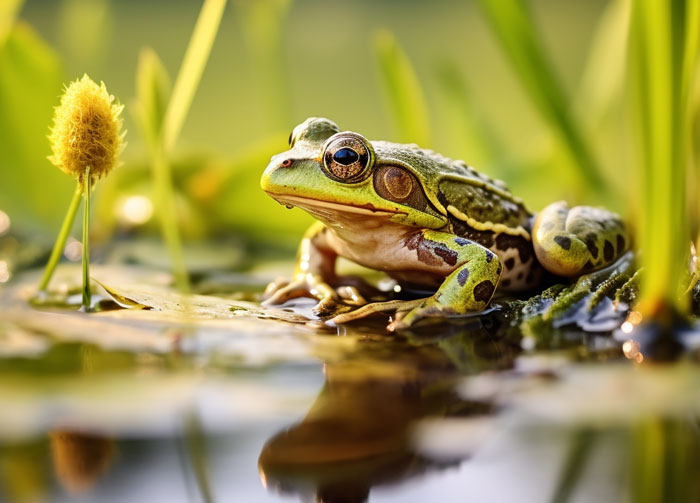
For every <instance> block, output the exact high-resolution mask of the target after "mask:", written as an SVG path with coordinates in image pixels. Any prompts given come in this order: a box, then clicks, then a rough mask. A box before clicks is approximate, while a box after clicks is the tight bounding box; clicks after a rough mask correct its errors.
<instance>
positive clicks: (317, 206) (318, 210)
mask: <svg viewBox="0 0 700 503" xmlns="http://www.w3.org/2000/svg"><path fill="white" fill-rule="evenodd" d="M268 194H270V196H271V197H272V198H273V199H274V200H276V201H277V202H278V203H280V204H284V205H287V206H297V207H299V208H301V209H303V210H306V211H308V212H309V213H311V214H312V215H314V216H315V217H317V218H321V219H323V217H324V216H327V215H329V213H333V214H335V213H354V214H357V215H368V216H374V217H377V216H387V217H391V216H394V215H398V214H405V213H406V212H404V211H391V210H385V209H378V208H376V207H375V206H374V205H372V204H371V203H368V204H364V205H352V204H341V203H333V202H330V201H322V200H320V199H314V198H311V197H301V196H292V195H288V194H284V195H282V194H272V193H269V192H268Z"/></svg>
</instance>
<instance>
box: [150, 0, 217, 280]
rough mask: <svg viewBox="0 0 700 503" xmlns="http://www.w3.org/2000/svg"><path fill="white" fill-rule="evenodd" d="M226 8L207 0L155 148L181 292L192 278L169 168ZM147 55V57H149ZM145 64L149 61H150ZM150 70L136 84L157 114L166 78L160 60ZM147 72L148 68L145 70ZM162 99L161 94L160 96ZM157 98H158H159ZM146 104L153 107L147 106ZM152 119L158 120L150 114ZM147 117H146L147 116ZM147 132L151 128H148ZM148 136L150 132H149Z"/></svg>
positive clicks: (158, 196) (166, 235)
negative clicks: (156, 99)
mask: <svg viewBox="0 0 700 503" xmlns="http://www.w3.org/2000/svg"><path fill="white" fill-rule="evenodd" d="M224 7H226V0H205V1H204V4H203V5H202V10H201V11H200V13H199V18H198V19H197V23H196V24H195V27H194V32H193V33H192V38H190V42H189V45H188V46H187V50H186V51H185V56H184V59H183V61H182V66H180V72H179V73H178V76H177V79H176V81H175V86H174V88H173V93H172V95H171V96H170V101H169V102H168V105H167V107H166V109H165V115H164V117H163V122H162V132H161V135H160V136H159V138H160V142H158V144H157V145H156V146H155V148H152V149H151V150H152V161H153V173H154V181H155V200H156V207H157V211H158V215H159V217H160V223H161V232H162V234H163V239H164V240H165V245H166V247H167V249H168V255H169V256H170V261H171V263H172V268H173V272H174V274H175V282H176V284H177V286H178V288H179V289H180V290H182V291H187V290H189V277H188V275H187V268H186V266H185V259H184V253H183V251H182V240H181V237H180V230H179V228H178V224H177V211H176V207H175V194H174V188H173V180H172V172H171V168H170V155H171V154H172V151H173V147H174V146H175V142H176V141H177V138H178V136H179V134H180V131H181V130H182V126H183V124H184V122H185V118H186V116H187V113H188V112H189V109H190V105H191V104H192V99H193V98H194V94H195V92H196V91H197V86H198V85H199V81H200V79H201V77H202V73H203V72H204V67H205V66H206V63H207V60H208V59H209V53H210V52H211V48H212V45H213V44H214V39H215V38H216V33H217V32H218V30H219V26H220V24H221V17H222V16H223V13H224ZM147 57H148V56H147ZM144 64H146V65H147V64H149V63H148V62H146V63H144ZM150 65H151V68H150V69H151V70H153V73H151V74H150V75H149V74H145V75H143V76H142V75H140V76H142V77H143V78H144V80H145V79H147V78H149V77H150V79H151V80H150V82H149V81H146V82H143V83H142V82H138V83H137V86H139V87H140V86H141V85H143V86H144V88H145V89H143V93H142V94H140V98H141V113H142V114H145V113H151V114H155V113H157V111H156V110H155V107H156V106H158V105H157V104H156V103H154V102H153V101H149V100H150V96H152V95H153V94H157V95H159V96H160V95H162V93H163V92H164V91H163V85H164V84H163V82H156V79H161V80H162V79H163V75H162V73H163V72H162V71H160V70H159V69H158V68H157V63H155V62H154V60H153V59H152V58H151V62H150ZM144 72H146V70H144ZM160 98H162V96H160ZM160 98H158V99H160ZM145 107H151V108H150V109H148V110H147V109H146V108H145ZM148 119H149V120H153V119H155V117H153V116H151V117H149V118H148ZM144 120H146V118H145V117H144ZM147 127H150V128H151V131H153V130H154V128H155V127H157V121H155V122H154V123H153V124H150V126H147ZM145 131H148V129H145ZM147 135H148V133H147Z"/></svg>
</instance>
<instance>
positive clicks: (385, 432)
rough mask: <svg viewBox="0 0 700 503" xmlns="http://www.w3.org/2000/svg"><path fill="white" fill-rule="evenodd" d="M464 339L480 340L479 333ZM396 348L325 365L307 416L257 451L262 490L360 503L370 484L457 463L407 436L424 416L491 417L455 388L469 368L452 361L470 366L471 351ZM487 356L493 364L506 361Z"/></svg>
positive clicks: (497, 355) (487, 407)
mask: <svg viewBox="0 0 700 503" xmlns="http://www.w3.org/2000/svg"><path fill="white" fill-rule="evenodd" d="M470 334H471V338H472V340H479V335H480V334H479V333H478V332H475V331H470ZM453 337H457V338H459V334H458V335H456V336H453ZM442 342H443V343H444V340H443V341H442ZM490 342H491V343H493V340H491V341H490ZM394 345H395V346H397V347H399V346H400V348H401V350H400V351H396V350H395V349H396V348H394V351H392V348H391V345H384V344H379V346H381V348H373V349H374V354H373V355H372V356H370V357H369V358H368V355H367V354H365V355H364V356H361V357H359V358H356V359H349V360H344V361H342V362H332V363H330V362H329V363H327V364H326V365H325V369H324V370H325V379H326V382H325V385H324V387H323V389H322V390H321V392H320V393H319V395H318V397H317V399H316V401H315V402H314V404H313V405H312V407H311V409H310V410H309V412H308V413H307V415H306V417H305V418H304V419H303V420H302V421H301V422H300V423H298V424H295V425H293V426H290V427H289V428H287V429H285V430H283V431H281V432H279V433H277V434H276V435H275V436H273V437H272V438H270V439H269V440H268V441H267V443H266V444H265V446H264V447H263V449H262V452H261V453H260V457H259V460H258V464H259V471H260V476H261V479H262V482H263V484H264V485H265V486H266V487H268V489H274V490H277V491H280V492H284V493H296V494H298V495H300V496H301V497H302V498H303V499H308V498H309V497H311V498H315V500H316V501H319V502H324V503H325V502H327V503H330V502H363V501H366V500H367V499H368V497H369V492H370V489H371V488H372V487H373V486H377V485H380V484H385V483H390V482H396V481H399V480H401V479H406V478H409V477H413V476H416V475H418V474H420V473H423V472H426V471H428V470H435V469H440V468H442V467H444V466H447V465H448V464H454V463H455V460H452V461H451V463H440V462H438V461H433V460H428V459H426V458H424V457H422V456H420V455H419V454H417V453H416V452H415V451H414V450H413V449H412V445H411V430H412V426H413V425H414V424H415V422H416V421H418V420H420V419H423V418H428V417H446V416H461V417H466V416H473V415H481V414H488V413H489V412H490V409H491V406H490V405H489V404H487V403H483V402H474V401H466V400H464V399H462V398H460V397H459V396H458V395H457V393H456V392H455V389H454V384H455V379H456V377H457V376H458V374H459V367H462V366H463V365H466V364H467V363H466V362H464V361H462V364H463V365H460V364H459V362H457V361H455V359H459V358H461V359H462V360H464V359H465V358H466V359H470V360H472V359H474V358H477V356H476V355H477V351H473V350H472V351H467V352H463V353H461V354H458V355H456V354H454V352H450V351H448V348H449V347H450V345H449V344H447V345H446V344H440V345H436V344H426V345H423V346H418V347H416V346H408V347H407V345H406V344H405V343H403V344H400V345H399V344H394ZM371 346H372V343H368V347H371ZM472 346H473V344H472ZM442 348H445V349H442ZM486 354H488V355H489V356H490V357H491V358H492V359H493V361H492V362H491V365H494V363H495V361H496V360H500V359H501V358H502V357H503V356H504V353H503V352H499V351H487V352H486ZM508 354H510V353H508ZM471 363H472V364H474V363H475V362H474V361H472V362H471ZM482 363H483V362H482Z"/></svg>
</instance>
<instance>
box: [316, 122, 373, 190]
mask: <svg viewBox="0 0 700 503" xmlns="http://www.w3.org/2000/svg"><path fill="white" fill-rule="evenodd" d="M373 162H374V151H373V150H372V147H371V146H370V144H369V142H368V141H367V140H365V139H364V138H363V137H362V136H360V135H359V134H356V133H340V134H337V135H335V136H333V137H331V138H330V139H329V140H328V143H327V144H326V146H325V148H324V150H323V171H324V172H325V173H326V175H327V176H328V177H329V178H332V179H333V180H336V181H338V182H343V183H357V182H360V181H362V180H364V179H365V178H366V177H367V174H368V173H369V168H370V167H371V165H372V163H373Z"/></svg>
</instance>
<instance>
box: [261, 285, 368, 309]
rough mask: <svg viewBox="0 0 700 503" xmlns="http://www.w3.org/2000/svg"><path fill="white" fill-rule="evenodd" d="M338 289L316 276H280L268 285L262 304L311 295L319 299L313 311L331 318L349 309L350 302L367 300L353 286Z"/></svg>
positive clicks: (271, 303) (283, 301)
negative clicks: (288, 278)
mask: <svg viewBox="0 0 700 503" xmlns="http://www.w3.org/2000/svg"><path fill="white" fill-rule="evenodd" d="M338 290H339V291H338V292H337V291H336V290H334V289H333V287H332V286H330V285H329V284H328V283H326V282H325V281H323V280H322V279H320V278H316V277H311V278H308V277H307V278H304V279H296V280H293V281H289V280H286V279H283V278H278V279H276V280H275V281H273V282H272V283H270V284H269V285H267V288H266V289H265V294H264V296H265V297H266V300H264V301H263V302H262V305H263V306H271V305H277V304H283V303H285V302H287V301H289V300H292V299H297V298H299V297H310V298H313V299H316V300H318V304H316V305H315V306H314V308H313V309H312V311H313V313H314V314H315V315H316V316H318V317H319V318H330V317H332V316H335V315H338V314H340V313H344V312H346V311H349V310H350V309H351V306H350V305H348V304H351V303H353V302H354V303H365V302H366V301H365V300H364V298H363V297H362V296H361V295H360V294H359V292H357V291H356V290H354V289H353V288H352V287H339V289H338ZM343 300H345V301H346V303H344V302H343Z"/></svg>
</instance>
